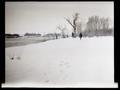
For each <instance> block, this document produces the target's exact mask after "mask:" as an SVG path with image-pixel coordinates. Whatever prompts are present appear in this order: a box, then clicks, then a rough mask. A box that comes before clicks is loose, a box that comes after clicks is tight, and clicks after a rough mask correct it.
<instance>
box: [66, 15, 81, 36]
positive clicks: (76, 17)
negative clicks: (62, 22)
mask: <svg viewBox="0 0 120 90" xmlns="http://www.w3.org/2000/svg"><path fill="white" fill-rule="evenodd" d="M78 18H79V13H75V14H74V16H73V20H72V21H70V19H68V18H65V19H66V21H67V22H68V23H69V24H70V25H71V26H72V27H73V33H72V34H73V35H74V37H76V32H77V20H78Z"/></svg>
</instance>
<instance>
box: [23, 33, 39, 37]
mask: <svg viewBox="0 0 120 90" xmlns="http://www.w3.org/2000/svg"><path fill="white" fill-rule="evenodd" d="M24 36H29V37H41V34H36V33H26V34H25V35H24Z"/></svg>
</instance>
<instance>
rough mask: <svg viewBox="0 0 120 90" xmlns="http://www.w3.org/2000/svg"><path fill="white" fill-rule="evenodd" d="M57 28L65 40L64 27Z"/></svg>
mask: <svg viewBox="0 0 120 90" xmlns="http://www.w3.org/2000/svg"><path fill="white" fill-rule="evenodd" d="M57 28H58V29H59V30H60V31H61V34H62V37H63V38H65V31H66V26H65V25H64V26H62V25H59V26H57Z"/></svg>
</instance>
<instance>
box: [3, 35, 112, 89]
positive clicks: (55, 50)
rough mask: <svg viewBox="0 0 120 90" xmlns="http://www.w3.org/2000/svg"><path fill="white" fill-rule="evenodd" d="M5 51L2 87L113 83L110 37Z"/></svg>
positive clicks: (71, 39) (27, 46) (67, 40)
mask: <svg viewBox="0 0 120 90" xmlns="http://www.w3.org/2000/svg"><path fill="white" fill-rule="evenodd" d="M5 50H6V68H5V69H6V84H3V87H7V86H18V87H21V86H24V87H25V86H31V85H33V86H38V87H39V86H42V85H43V86H46V85H70V86H71V85H73V86H75V85H78V86H79V84H80V83H82V84H86V83H90V84H92V85H93V84H94V83H95V84H98V86H99V84H100V83H105V84H106V85H108V86H112V85H113V84H114V38H113V37H112V36H107V37H93V38H82V40H80V39H79V38H65V39H58V40H50V41H47V42H43V43H37V44H31V45H26V46H18V47H10V48H6V49H5ZM83 86H85V85H83ZM93 86H94V85H93ZM113 86H114V85H113Z"/></svg>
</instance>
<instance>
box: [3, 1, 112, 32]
mask: <svg viewBox="0 0 120 90" xmlns="http://www.w3.org/2000/svg"><path fill="white" fill-rule="evenodd" d="M76 12H78V13H80V17H81V19H80V20H81V21H82V22H83V25H84V23H86V22H87V20H88V17H90V16H93V15H98V16H100V17H109V18H110V19H111V20H112V21H113V18H114V3H113V2H6V3H5V32H6V33H19V34H24V33H26V32H33V33H34V32H36V33H38V32H39V33H50V32H58V30H57V29H56V27H57V25H64V24H65V25H66V27H67V28H68V31H70V30H71V29H72V27H71V26H70V25H69V24H68V23H67V22H66V21H65V19H64V17H69V18H70V19H71V20H72V15H73V14H74V13H76ZM83 27H84V26H83Z"/></svg>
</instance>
